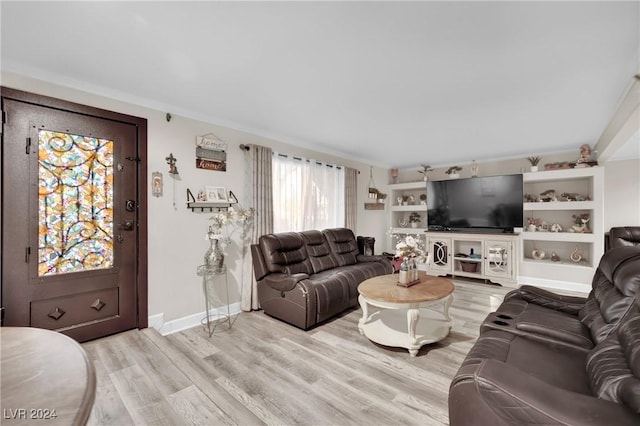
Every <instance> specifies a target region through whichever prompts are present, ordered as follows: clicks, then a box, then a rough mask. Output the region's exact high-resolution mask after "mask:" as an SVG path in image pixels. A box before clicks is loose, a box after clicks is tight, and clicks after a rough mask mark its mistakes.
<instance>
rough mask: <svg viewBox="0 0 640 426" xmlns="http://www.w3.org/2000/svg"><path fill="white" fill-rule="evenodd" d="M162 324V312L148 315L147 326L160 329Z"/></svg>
mask: <svg viewBox="0 0 640 426" xmlns="http://www.w3.org/2000/svg"><path fill="white" fill-rule="evenodd" d="M162 324H164V314H157V315H150V316H149V327H153V328H155V329H156V330H158V331H160V329H161V328H162Z"/></svg>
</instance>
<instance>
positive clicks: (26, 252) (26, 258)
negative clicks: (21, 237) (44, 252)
mask: <svg viewBox="0 0 640 426" xmlns="http://www.w3.org/2000/svg"><path fill="white" fill-rule="evenodd" d="M30 257H31V247H25V249H24V263H29V258H30Z"/></svg>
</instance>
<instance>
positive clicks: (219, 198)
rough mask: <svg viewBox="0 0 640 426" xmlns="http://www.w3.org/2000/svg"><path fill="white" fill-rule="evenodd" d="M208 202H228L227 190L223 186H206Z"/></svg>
mask: <svg viewBox="0 0 640 426" xmlns="http://www.w3.org/2000/svg"><path fill="white" fill-rule="evenodd" d="M204 190H205V194H206V198H207V202H208V203H228V202H229V197H228V195H227V190H226V189H225V188H224V187H222V186H205V187H204Z"/></svg>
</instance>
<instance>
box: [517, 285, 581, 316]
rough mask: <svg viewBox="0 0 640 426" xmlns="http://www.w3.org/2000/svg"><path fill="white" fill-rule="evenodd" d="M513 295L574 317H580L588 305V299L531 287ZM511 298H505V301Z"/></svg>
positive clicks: (527, 286)
mask: <svg viewBox="0 0 640 426" xmlns="http://www.w3.org/2000/svg"><path fill="white" fill-rule="evenodd" d="M513 293H514V294H517V295H519V296H520V297H521V298H522V300H525V301H527V302H529V303H533V304H536V305H540V306H544V307H545V308H549V309H554V310H556V311H561V312H565V313H567V314H572V315H578V312H579V311H580V309H582V308H583V306H584V304H585V303H587V298H586V297H578V296H564V295H562V294H557V293H553V292H551V291H548V290H544V289H541V288H539V287H534V286H531V285H523V286H522V287H520V288H519V289H517V290H514V292H513ZM509 296H510V295H509ZM509 296H507V297H505V299H507V298H508V297H509Z"/></svg>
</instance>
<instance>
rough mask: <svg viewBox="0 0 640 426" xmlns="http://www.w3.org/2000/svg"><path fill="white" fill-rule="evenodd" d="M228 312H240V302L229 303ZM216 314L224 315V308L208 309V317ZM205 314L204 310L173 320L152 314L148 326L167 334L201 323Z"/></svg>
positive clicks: (162, 315) (214, 316) (233, 313)
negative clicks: (165, 319)
mask: <svg viewBox="0 0 640 426" xmlns="http://www.w3.org/2000/svg"><path fill="white" fill-rule="evenodd" d="M229 312H230V314H231V315H232V316H233V315H238V314H239V313H240V302H237V303H233V304H231V305H229ZM218 314H220V315H222V314H224V315H226V314H227V312H226V309H225V308H212V309H209V317H210V318H213V319H215V318H218ZM206 316H207V313H206V312H205V311H202V312H198V313H196V314H192V315H188V316H186V317H182V318H178V319H175V320H171V321H167V322H164V314H157V315H152V316H150V317H149V327H153V328H155V329H156V330H158V332H159V333H160V334H162V335H163V336H166V335H168V334H172V333H177V332H179V331H182V330H186V329H189V328H192V327H196V326H198V325H200V324H202V320H203V319H204V318H205V317H206Z"/></svg>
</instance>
